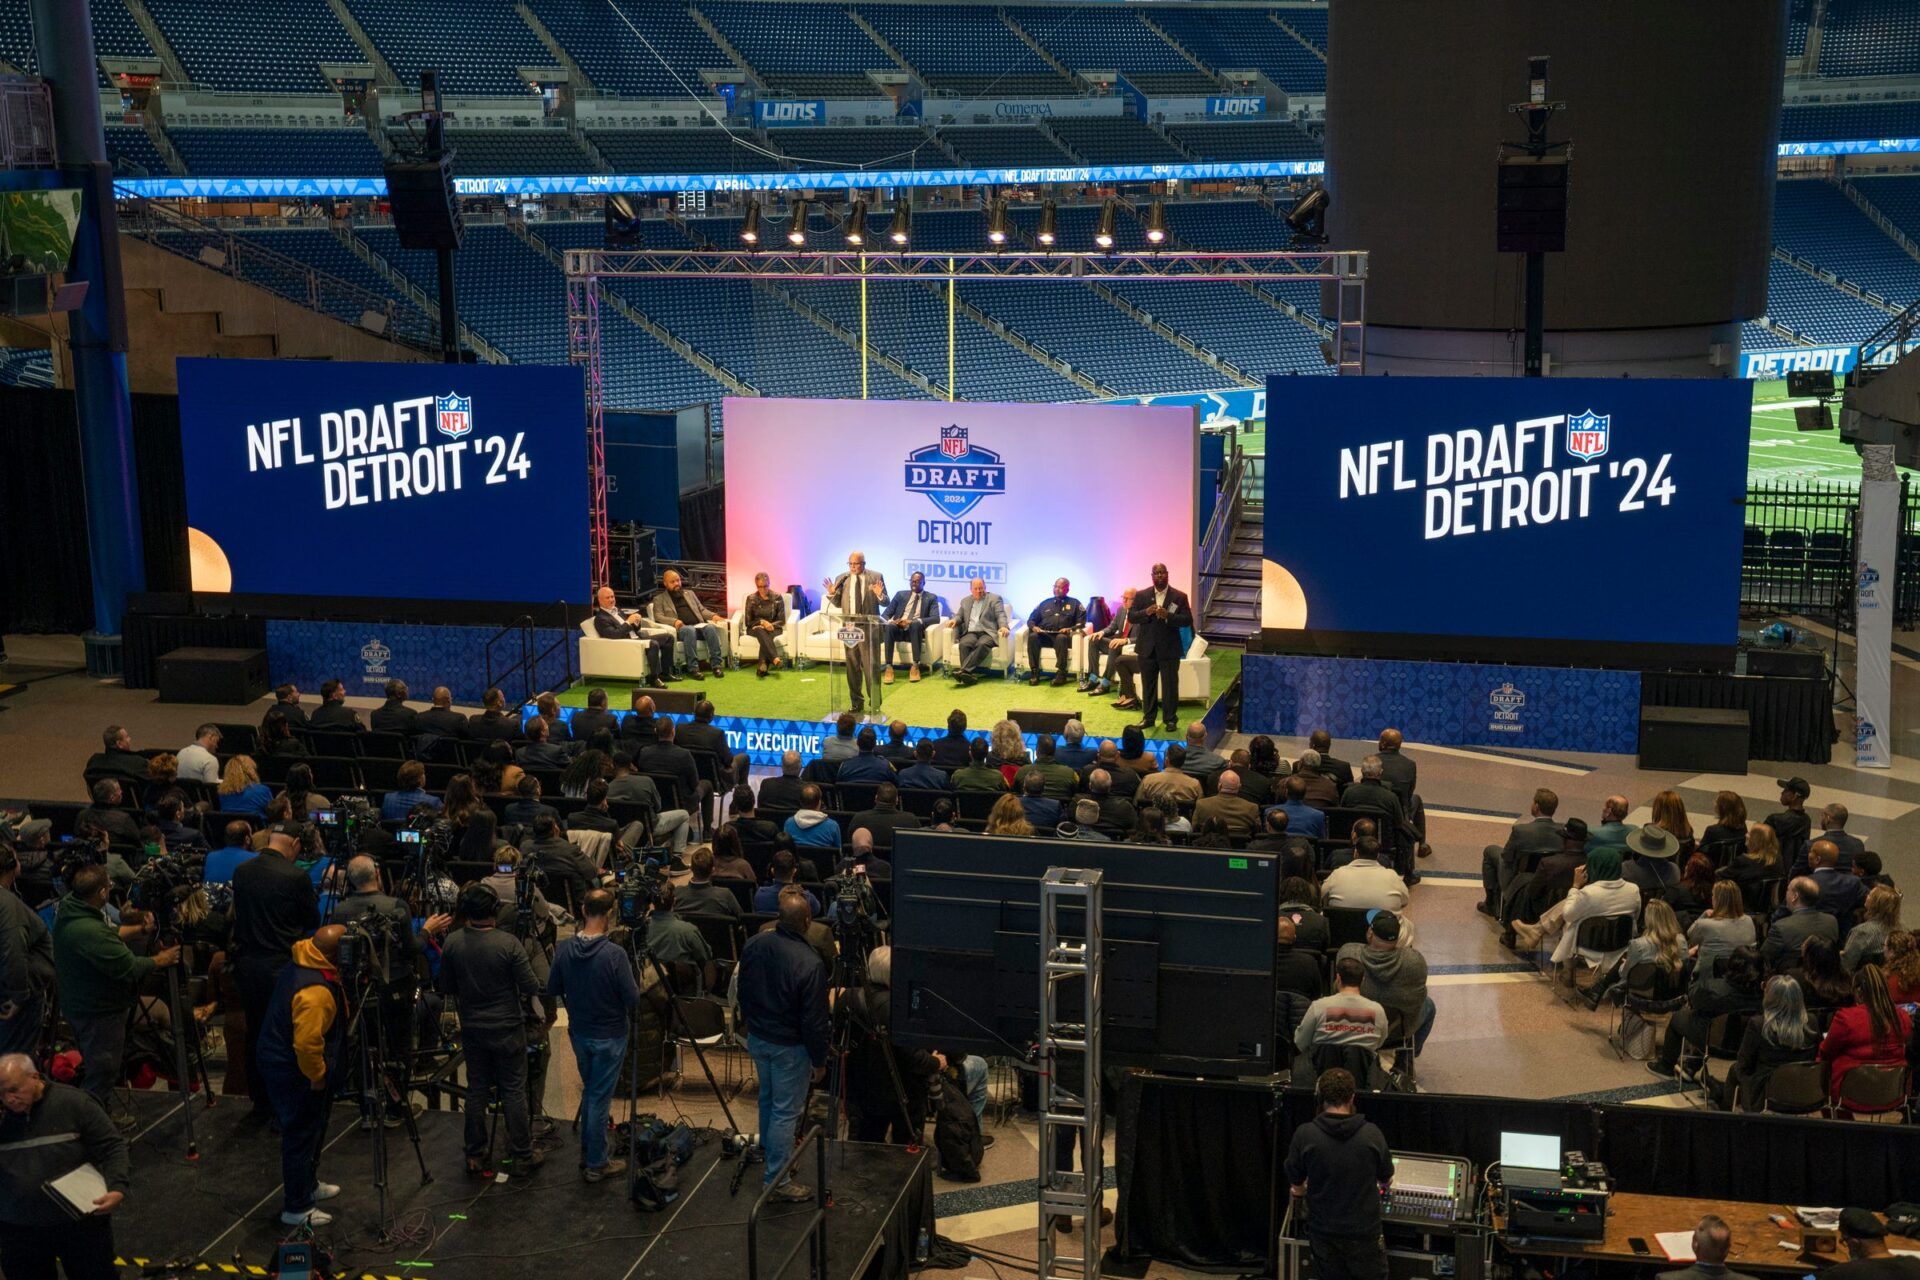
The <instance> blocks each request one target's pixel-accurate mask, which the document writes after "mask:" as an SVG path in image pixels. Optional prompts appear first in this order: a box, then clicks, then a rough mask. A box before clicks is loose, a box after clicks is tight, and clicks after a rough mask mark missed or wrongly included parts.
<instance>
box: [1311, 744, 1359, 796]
mask: <svg viewBox="0 0 1920 1280" xmlns="http://www.w3.org/2000/svg"><path fill="white" fill-rule="evenodd" d="M1307 746H1309V747H1311V748H1312V749H1313V750H1315V751H1318V752H1319V753H1320V766H1319V767H1320V772H1321V773H1323V774H1325V775H1326V776H1327V777H1329V778H1332V779H1333V782H1334V785H1335V786H1337V787H1338V788H1340V790H1342V791H1345V790H1346V789H1347V788H1348V787H1350V786H1352V785H1353V766H1352V765H1350V764H1348V763H1347V762H1346V761H1345V760H1342V759H1341V758H1340V757H1339V756H1336V755H1334V754H1333V735H1332V734H1330V733H1328V732H1327V731H1326V730H1325V729H1315V730H1314V731H1313V732H1312V733H1310V734H1308V735H1307Z"/></svg>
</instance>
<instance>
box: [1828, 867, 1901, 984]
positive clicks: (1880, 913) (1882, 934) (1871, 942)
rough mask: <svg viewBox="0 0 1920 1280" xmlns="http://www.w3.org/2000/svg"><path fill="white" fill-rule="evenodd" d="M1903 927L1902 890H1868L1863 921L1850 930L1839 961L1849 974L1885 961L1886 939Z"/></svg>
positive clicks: (1863, 910) (1875, 888) (1861, 917)
mask: <svg viewBox="0 0 1920 1280" xmlns="http://www.w3.org/2000/svg"><path fill="white" fill-rule="evenodd" d="M1899 928H1900V891H1899V890H1898V889H1892V888H1889V887H1887V886H1886V885H1878V886H1876V887H1874V888H1873V889H1870V890H1868V892H1867V900H1866V902H1865V903H1864V904H1862V906H1861V908H1860V920H1859V923H1857V924H1855V925H1854V926H1853V928H1851V929H1849V930H1847V942H1846V946H1845V947H1843V948H1842V949H1841V951H1840V963H1841V964H1842V965H1843V966H1844V967H1845V968H1846V971H1847V972H1848V973H1852V972H1853V971H1854V970H1856V969H1858V968H1859V967H1860V966H1861V965H1863V964H1869V963H1872V964H1880V965H1884V964H1885V962H1886V950H1887V939H1888V938H1889V937H1891V936H1892V935H1893V934H1894V933H1896V932H1897V931H1898V930H1899Z"/></svg>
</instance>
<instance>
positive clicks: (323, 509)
mask: <svg viewBox="0 0 1920 1280" xmlns="http://www.w3.org/2000/svg"><path fill="white" fill-rule="evenodd" d="M179 372H180V437H181V449H182V452H183V455H184V462H185V470H186V478H187V523H188V525H189V526H190V527H189V528H188V531H187V542H188V553H189V556H190V558H191V560H192V566H193V589H194V590H195V591H232V592H240V593H255V594H272V595H318V596H363V597H372V598H376V599H388V598H391V599H407V600H420V599H431V600H500V601H512V602H519V603H528V604H540V603H551V602H552V601H555V600H571V601H575V602H579V603H584V602H585V601H586V599H587V593H588V583H587V576H588V570H587V453H586V426H585V416H584V415H585V392H584V384H583V383H582V381H581V374H580V370H578V369H571V368H542V367H539V366H534V365H459V366H456V367H452V368H449V367H448V366H446V365H436V364H351V363H335V362H331V361H302V360H181V361H180V362H179Z"/></svg>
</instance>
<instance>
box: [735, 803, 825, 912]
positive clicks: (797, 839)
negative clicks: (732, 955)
mask: <svg viewBox="0 0 1920 1280" xmlns="http://www.w3.org/2000/svg"><path fill="white" fill-rule="evenodd" d="M781 830H783V831H785V832H786V833H787V836H788V837H789V838H790V839H791V840H792V841H793V843H794V845H795V846H796V847H799V848H804V849H832V850H835V851H836V852H837V851H838V850H839V848H840V824H839V822H838V821H836V820H835V819H833V818H829V817H828V816H827V814H826V811H825V810H824V809H822V808H821V791H820V788H819V786H818V785H816V784H814V783H811V782H809V783H807V784H806V786H804V787H802V788H801V789H800V808H799V810H798V811H797V812H795V813H794V815H793V816H792V817H791V818H788V819H787V822H786V825H785V826H784V827H782V828H781ZM775 905H777V904H775ZM765 909H766V910H768V911H771V910H773V906H771V905H770V906H768V907H767V908H765ZM755 910H760V908H758V907H756V908H755ZM814 914H816V915H818V914H819V912H818V910H817V909H816V911H815V913H814Z"/></svg>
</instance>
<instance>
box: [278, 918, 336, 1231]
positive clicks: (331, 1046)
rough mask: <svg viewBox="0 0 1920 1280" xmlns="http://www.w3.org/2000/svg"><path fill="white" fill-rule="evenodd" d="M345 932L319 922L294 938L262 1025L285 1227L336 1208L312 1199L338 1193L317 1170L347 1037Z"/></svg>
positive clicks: (320, 1220)
mask: <svg viewBox="0 0 1920 1280" xmlns="http://www.w3.org/2000/svg"><path fill="white" fill-rule="evenodd" d="M346 932H347V931H346V929H345V928H343V927H342V926H340V925H337V924H329V925H323V926H321V928H320V929H319V930H318V931H316V932H315V933H314V935H313V937H312V938H311V939H307V938H302V939H300V940H299V941H298V942H296V943H294V944H293V949H292V953H291V956H290V961H289V963H288V964H287V965H285V966H284V967H283V968H282V969H281V970H280V976H279V977H278V978H277V979H276V980H275V982H274V987H273V996H272V998H271V999H270V1000H269V1001H268V1002H267V1013H266V1020H265V1025H263V1026H262V1027H261V1028H260V1036H259V1051H258V1054H257V1060H258V1062H259V1069H260V1078H261V1079H262V1080H263V1081H265V1082H266V1086H267V1093H268V1096H269V1097H271V1098H272V1099H273V1112H274V1115H275V1116H276V1117H278V1119H279V1121H280V1184H281V1191H280V1221H281V1222H282V1223H283V1224H285V1225H286V1226H289V1227H298V1226H308V1227H324V1226H326V1225H327V1224H328V1223H329V1222H332V1221H333V1215H332V1214H330V1213H327V1212H325V1211H324V1210H321V1209H316V1208H314V1202H315V1201H318V1200H331V1199H332V1198H333V1197H334V1196H337V1195H339V1194H340V1188H339V1187H337V1186H335V1185H334V1184H333V1183H331V1182H322V1181H320V1176H319V1174H320V1151H321V1148H322V1147H324V1146H325V1145H326V1140H327V1116H328V1113H329V1112H330V1111H331V1110H332V1106H333V1091H334V1088H335V1087H336V1086H337V1085H338V1084H339V1082H340V1078H341V1074H340V1073H341V1057H342V1052H343V1050H344V1048H345V1046H346V1039H347V997H346V993H345V992H344V991H343V990H342V989H341V987H340V979H339V976H338V973H337V971H336V968H335V963H336V959H337V957H338V956H339V954H340V939H341V938H342V937H343V936H345V934H346Z"/></svg>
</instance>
